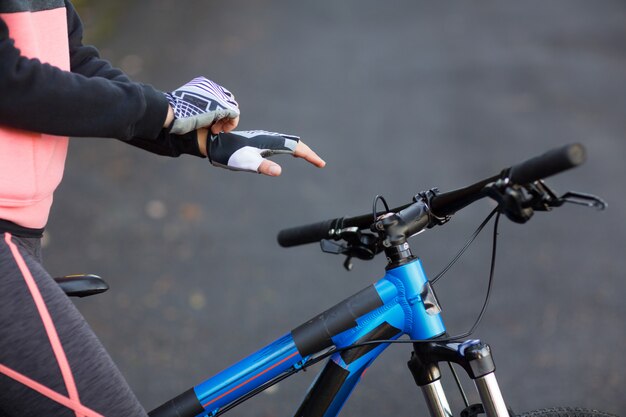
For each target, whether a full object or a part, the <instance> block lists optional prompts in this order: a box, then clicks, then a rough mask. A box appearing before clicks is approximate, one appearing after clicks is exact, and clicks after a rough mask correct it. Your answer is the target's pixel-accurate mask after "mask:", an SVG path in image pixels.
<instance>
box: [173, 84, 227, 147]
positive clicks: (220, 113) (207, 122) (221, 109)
mask: <svg viewBox="0 0 626 417" xmlns="http://www.w3.org/2000/svg"><path fill="white" fill-rule="evenodd" d="M165 96H166V97H167V100H168V101H169V102H170V106H172V110H174V122H173V124H172V128H171V130H170V132H171V133H174V134H177V135H182V134H185V133H188V132H191V131H192V130H196V129H198V128H201V127H209V126H211V125H212V124H213V123H215V122H217V121H218V120H221V119H225V118H229V119H235V118H237V117H238V116H239V104H237V101H235V96H233V94H232V93H231V92H230V91H228V90H227V89H225V88H224V87H222V86H221V85H219V84H216V83H214V82H213V81H211V80H209V79H207V78H204V77H197V78H194V79H193V80H191V81H189V82H188V83H187V84H185V85H183V86H182V87H179V88H177V89H176V90H174V91H172V92H171V93H165Z"/></svg>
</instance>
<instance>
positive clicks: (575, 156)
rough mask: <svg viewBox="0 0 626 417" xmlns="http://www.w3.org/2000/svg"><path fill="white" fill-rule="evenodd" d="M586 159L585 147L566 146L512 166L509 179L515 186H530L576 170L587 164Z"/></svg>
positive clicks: (579, 145) (576, 145) (578, 145)
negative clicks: (552, 176)
mask: <svg viewBox="0 0 626 417" xmlns="http://www.w3.org/2000/svg"><path fill="white" fill-rule="evenodd" d="M585 158H586V152H585V147H584V146H583V145H581V144H580V143H574V144H571V145H566V146H563V147H561V148H556V149H552V150H550V151H548V152H546V153H544V154H543V155H539V156H536V157H534V158H531V159H529V160H527V161H524V162H522V163H519V164H517V165H514V166H512V167H511V169H510V171H509V179H510V180H511V182H513V183H514V184H520V185H523V184H529V183H531V182H534V181H537V180H540V179H543V178H546V177H549V176H551V175H554V174H558V173H559V172H561V171H565V170H567V169H570V168H574V167H576V166H578V165H580V164H582V163H583V162H585Z"/></svg>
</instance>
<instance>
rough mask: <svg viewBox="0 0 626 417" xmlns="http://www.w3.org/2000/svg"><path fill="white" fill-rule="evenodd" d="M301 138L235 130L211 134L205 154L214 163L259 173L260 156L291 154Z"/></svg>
mask: <svg viewBox="0 0 626 417" xmlns="http://www.w3.org/2000/svg"><path fill="white" fill-rule="evenodd" d="M299 141H300V138H299V137H298V136H292V135H285V134H283V133H275V132H266V131H264V130H249V131H236V132H230V133H223V132H222V133H220V134H217V135H211V136H210V137H209V140H208V141H207V154H208V157H209V160H210V161H211V163H212V164H213V165H215V166H218V167H222V168H227V169H230V170H233V171H248V172H259V166H260V165H261V162H263V158H265V157H267V156H272V155H275V154H291V155H293V153H294V151H295V149H296V146H297V145H298V142H299Z"/></svg>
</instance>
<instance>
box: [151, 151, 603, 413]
mask: <svg viewBox="0 0 626 417" xmlns="http://www.w3.org/2000/svg"><path fill="white" fill-rule="evenodd" d="M584 155H585V153H584V148H583V147H582V146H581V145H579V144H573V145H567V146H564V147H562V148H557V149H554V150H551V151H549V152H546V153H545V154H543V155H540V156H539V157H535V158H532V159H529V160H528V161H525V162H522V163H520V164H517V165H514V166H513V167H510V168H507V169H505V170H503V171H502V172H501V173H500V175H496V176H493V177H490V178H486V179H483V180H481V181H479V182H477V183H475V184H472V185H469V186H467V187H465V188H461V189H458V190H455V191H450V192H447V193H444V194H439V193H438V192H437V191H436V190H434V189H433V190H429V191H427V192H423V193H420V194H418V195H416V196H414V198H413V202H412V203H410V204H407V205H404V206H401V207H397V208H395V209H392V210H389V209H388V208H387V210H386V212H382V213H376V212H374V213H372V214H365V215H361V216H356V217H351V218H343V217H341V218H336V219H331V220H325V221H322V222H317V223H313V224H310V225H304V226H300V227H296V228H292V229H285V230H283V231H281V232H280V233H279V235H278V241H279V243H280V244H281V245H282V246H286V247H289V246H295V245H301V244H307V243H313V242H322V250H324V251H325V252H329V253H341V254H344V255H347V256H348V258H350V257H351V256H356V257H359V258H361V259H372V258H373V257H374V256H375V255H376V254H377V253H379V252H382V251H384V252H385V255H386V256H387V260H388V261H389V263H388V264H387V273H386V274H385V276H384V277H383V278H382V279H380V280H379V281H377V282H376V283H375V284H373V285H372V286H370V287H367V288H365V289H364V290H362V291H360V292H358V293H356V294H354V295H353V296H351V297H349V298H347V299H346V300H344V301H342V302H340V303H339V304H337V305H335V306H334V307H332V308H330V309H329V310H327V311H325V312H324V313H322V314H320V315H318V316H316V317H314V318H313V319H311V320H309V321H308V322H306V323H304V324H302V325H300V326H298V327H297V328H295V329H293V330H292V331H291V332H290V333H288V334H286V335H285V336H283V337H281V338H280V339H278V340H276V341H275V342H273V343H271V344H270V345H268V346H266V347H265V348H263V349H261V350H259V351H258V352H256V353H254V354H252V355H250V356H249V357H247V358H245V359H244V360H242V361H240V362H239V363H237V364H235V365H233V366H231V367H230V368H228V369H226V370H224V371H222V372H221V373H219V374H217V375H216V376H214V377H213V378H210V379H208V380H207V381H205V382H203V383H201V384H199V385H197V386H195V387H193V388H191V389H190V390H188V391H187V392H185V393H183V394H181V395H179V396H178V397H176V398H174V399H172V400H170V401H168V402H167V403H165V404H163V405H162V406H161V407H159V408H157V409H156V410H154V411H152V412H151V413H150V416H151V417H172V416H177V417H199V416H206V415H208V416H213V417H215V416H217V415H218V414H221V413H223V412H226V411H228V410H229V409H230V408H232V407H233V406H235V405H237V404H238V403H240V402H241V401H243V400H245V399H247V398H249V397H250V396H251V395H253V394H255V393H256V392H259V391H260V390H262V389H264V388H266V387H267V386H269V385H271V384H272V383H274V382H276V381H278V380H280V379H283V378H285V377H288V376H289V375H291V374H293V373H295V372H296V371H298V370H299V369H302V368H303V367H305V366H308V365H310V364H312V363H315V362H317V360H320V359H322V358H323V357H325V356H326V352H327V351H328V350H330V349H335V350H334V351H332V350H331V351H330V352H331V353H332V355H331V356H330V358H329V360H328V362H327V364H326V366H325V367H324V369H323V370H322V371H321V373H320V374H319V375H318V377H317V379H316V380H315V382H314V383H313V385H312V386H311V388H310V389H309V391H308V393H307V395H306V397H305V399H304V401H303V402H302V404H301V406H300V408H299V409H298V410H297V411H296V414H295V415H296V416H298V417H332V416H336V415H337V414H338V413H339V412H340V410H341V408H342V407H343V405H344V404H345V402H346V400H347V399H348V397H349V395H350V393H351V392H352V390H353V389H354V387H355V386H356V384H357V382H358V381H359V380H360V378H361V376H362V375H363V373H364V372H365V371H366V370H367V368H368V367H369V366H370V365H371V364H372V362H373V361H374V360H375V359H376V358H377V357H378V355H379V354H380V353H381V352H382V351H383V350H385V348H386V347H387V346H388V345H389V343H391V342H393V340H394V339H397V338H399V337H401V336H403V335H408V336H409V337H410V341H412V342H413V353H412V356H411V359H410V360H409V362H408V366H409V369H410V371H411V373H412V374H413V378H414V379H415V382H416V384H417V385H418V386H419V387H420V388H421V390H422V392H423V394H424V397H425V400H426V405H427V407H428V409H429V411H430V414H431V416H432V417H451V416H452V412H451V411H450V407H449V405H448V402H447V399H446V397H445V394H444V392H443V388H442V386H441V383H440V377H441V373H440V370H439V363H441V362H449V363H455V364H457V365H460V366H461V367H462V368H463V369H464V371H465V372H466V373H467V374H468V376H469V377H470V378H471V379H472V380H473V381H474V383H475V385H476V388H477V390H478V393H479V395H480V399H481V403H480V404H477V405H475V406H477V407H475V408H473V407H474V406H470V405H469V404H466V405H467V408H466V410H465V411H467V413H466V414H468V415H476V414H481V413H483V412H484V413H485V414H486V415H487V417H509V412H508V410H507V407H506V404H505V402H504V399H503V398H502V394H501V393H500V389H499V387H498V384H497V381H496V378H495V364H494V362H493V358H492V355H491V350H490V348H489V346H488V345H486V344H484V343H482V342H480V341H478V340H467V341H464V342H461V341H458V337H455V338H446V337H445V336H444V337H440V336H443V335H445V334H446V329H445V327H444V325H443V321H442V319H441V314H440V313H441V310H440V308H439V305H438V303H437V299H436V297H435V294H434V292H433V290H432V288H431V286H430V283H429V281H428V279H427V278H426V276H425V274H424V271H423V269H422V266H421V263H420V261H419V260H418V259H417V258H415V257H414V256H413V255H412V253H411V250H410V247H409V244H408V243H407V240H408V238H410V237H411V236H413V235H415V234H417V233H419V232H420V231H421V230H424V229H425V228H428V227H433V226H436V225H441V224H444V223H446V222H447V221H448V220H449V217H450V216H451V215H452V214H454V213H456V212H457V211H458V210H460V209H462V208H463V207H465V206H467V205H469V204H471V203H473V202H474V201H476V200H478V199H480V198H483V197H490V198H492V199H494V200H495V201H496V202H497V203H498V213H504V214H505V215H506V216H507V217H508V218H509V219H511V220H513V221H515V222H518V223H525V222H526V221H527V220H528V219H530V216H531V215H532V213H533V210H535V209H537V210H544V211H545V210H548V209H549V208H551V207H559V206H560V205H562V204H563V203H565V202H574V203H577V204H584V205H587V206H589V207H596V208H600V209H603V208H604V207H605V206H606V204H605V203H604V202H602V200H600V199H599V198H597V197H594V196H590V195H586V194H580V193H571V192H570V193H566V194H564V195H563V196H562V197H556V195H555V194H554V192H553V191H552V190H550V189H549V188H548V187H547V186H546V185H545V183H543V182H542V181H540V180H541V179H542V178H544V177H547V176H550V175H554V174H556V173H558V172H561V171H564V170H566V169H569V168H573V167H575V166H577V165H579V164H581V163H582V162H583V161H584ZM377 201H378V197H377V198H376V200H375V203H376V202H377ZM375 206H376V204H374V207H375ZM374 211H375V209H374ZM495 213H496V210H494V211H493V212H492V214H491V215H489V216H488V217H487V219H486V220H485V222H484V223H483V225H484V224H486V221H488V220H489V219H490V218H491V216H492V215H494V214H495ZM497 219H498V217H496V226H495V227H496V230H497ZM483 225H481V226H480V228H479V229H478V231H480V229H481V228H482V226H483ZM361 230H363V231H365V234H361V233H360V231H361ZM369 231H375V233H376V235H372V234H368V232H369ZM495 236H496V234H495V232H494V256H495ZM328 239H330V240H342V241H343V242H344V243H346V245H343V246H342V245H337V246H335V247H329V246H328V242H330V240H328ZM324 242H327V246H326V247H325V248H324ZM331 246H333V244H331ZM325 249H326V250H325ZM493 266H494V264H493V261H492V269H491V271H492V273H493ZM490 279H491V278H490ZM485 306H486V304H485ZM479 320H480V318H479ZM477 323H478V321H477ZM368 342H372V343H368ZM322 352H324V353H322ZM322 355H323V356H322ZM459 387H460V384H459Z"/></svg>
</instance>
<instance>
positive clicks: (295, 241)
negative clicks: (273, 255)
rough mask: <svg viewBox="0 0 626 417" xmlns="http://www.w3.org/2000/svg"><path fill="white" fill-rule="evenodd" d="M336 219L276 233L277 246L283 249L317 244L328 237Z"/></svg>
mask: <svg viewBox="0 0 626 417" xmlns="http://www.w3.org/2000/svg"><path fill="white" fill-rule="evenodd" d="M336 221H337V219H331V220H324V221H321V222H317V223H312V224H307V225H305V226H298V227H292V228H290V229H283V230H281V231H280V232H278V244H279V245H280V246H283V247H285V248H286V247H289V246H297V245H304V244H307V243H313V242H319V241H320V240H322V239H328V238H329V237H330V234H329V232H330V229H331V228H332V226H333V224H334V223H335V222H336Z"/></svg>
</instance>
